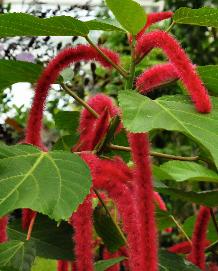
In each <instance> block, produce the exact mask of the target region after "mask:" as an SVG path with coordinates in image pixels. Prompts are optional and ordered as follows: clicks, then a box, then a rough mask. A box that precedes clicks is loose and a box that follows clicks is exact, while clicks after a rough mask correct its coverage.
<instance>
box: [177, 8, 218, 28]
mask: <svg viewBox="0 0 218 271" xmlns="http://www.w3.org/2000/svg"><path fill="white" fill-rule="evenodd" d="M173 19H174V21H175V22H176V23H177V24H192V25H201V26H212V27H218V8H211V7H203V8H199V9H191V8H186V7H183V8H179V9H178V10H177V11H176V12H175V14H174V16H173Z"/></svg>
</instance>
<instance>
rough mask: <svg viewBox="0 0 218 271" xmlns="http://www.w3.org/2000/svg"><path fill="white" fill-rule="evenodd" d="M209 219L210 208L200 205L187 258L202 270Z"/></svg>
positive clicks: (204, 261)
mask: <svg viewBox="0 0 218 271" xmlns="http://www.w3.org/2000/svg"><path fill="white" fill-rule="evenodd" d="M209 221H210V209H209V208H208V207H204V206H202V207H201V208H200V210H199V213H198V216H197V220H196V223H195V228H194V233H193V236H192V250H191V253H190V255H189V256H188V259H189V260H190V261H191V262H193V263H194V264H195V265H197V266H198V267H199V268H201V269H202V270H205V266H206V260H205V253H204V250H205V244H206V236H207V228H208V224H209Z"/></svg>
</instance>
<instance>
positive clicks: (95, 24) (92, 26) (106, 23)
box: [85, 19, 125, 32]
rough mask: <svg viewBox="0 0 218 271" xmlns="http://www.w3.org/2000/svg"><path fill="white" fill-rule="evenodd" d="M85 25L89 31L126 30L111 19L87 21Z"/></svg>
mask: <svg viewBox="0 0 218 271" xmlns="http://www.w3.org/2000/svg"><path fill="white" fill-rule="evenodd" d="M85 24H86V26H87V27H88V29H89V30H103V31H121V32H125V30H124V29H123V28H122V26H121V25H120V24H119V23H118V22H117V21H115V20H111V19H97V20H90V21H86V22H85Z"/></svg>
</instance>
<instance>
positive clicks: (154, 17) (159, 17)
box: [136, 11, 173, 39]
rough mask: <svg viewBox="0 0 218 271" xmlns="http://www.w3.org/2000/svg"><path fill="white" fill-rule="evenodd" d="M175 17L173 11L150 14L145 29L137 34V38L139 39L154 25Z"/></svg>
mask: <svg viewBox="0 0 218 271" xmlns="http://www.w3.org/2000/svg"><path fill="white" fill-rule="evenodd" d="M172 16H173V12H172V11H164V12H155V13H150V14H148V17H147V22H146V25H145V26H144V28H143V29H142V30H141V31H140V32H139V33H138V34H137V36H136V38H137V39H139V38H140V37H141V36H142V35H143V34H144V33H145V31H146V29H148V28H149V27H150V26H151V25H152V24H155V23H158V22H161V21H163V20H166V19H170V18H171V17H172Z"/></svg>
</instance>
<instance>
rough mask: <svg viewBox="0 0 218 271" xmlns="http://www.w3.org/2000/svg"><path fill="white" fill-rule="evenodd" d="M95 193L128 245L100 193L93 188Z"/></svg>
mask: <svg viewBox="0 0 218 271" xmlns="http://www.w3.org/2000/svg"><path fill="white" fill-rule="evenodd" d="M93 191H94V192H95V194H96V196H97V197H98V199H99V201H100V202H101V205H102V206H103V208H104V209H105V211H106V214H107V215H108V216H109V217H110V218H111V220H112V221H113V223H114V225H115V226H116V228H117V230H118V231H119V233H120V235H121V236H122V238H123V240H124V242H125V244H127V240H126V237H125V235H124V234H123V232H122V230H121V229H120V227H119V226H118V225H117V223H116V222H115V221H114V219H113V217H112V216H111V214H110V212H109V210H108V208H107V206H106V204H105V203H104V201H103V199H102V198H101V196H100V194H99V193H98V191H97V190H96V189H95V188H93Z"/></svg>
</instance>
